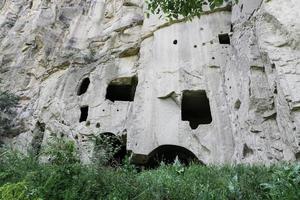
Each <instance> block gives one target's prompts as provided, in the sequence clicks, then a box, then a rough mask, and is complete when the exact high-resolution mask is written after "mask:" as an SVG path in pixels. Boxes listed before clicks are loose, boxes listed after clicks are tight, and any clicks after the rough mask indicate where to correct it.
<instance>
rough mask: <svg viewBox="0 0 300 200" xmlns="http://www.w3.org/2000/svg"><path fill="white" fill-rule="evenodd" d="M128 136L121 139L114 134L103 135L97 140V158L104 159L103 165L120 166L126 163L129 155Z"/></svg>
mask: <svg viewBox="0 0 300 200" xmlns="http://www.w3.org/2000/svg"><path fill="white" fill-rule="evenodd" d="M126 140H127V138H126V135H124V136H122V137H119V136H116V135H115V134H113V133H109V132H107V133H101V134H100V135H99V137H98V138H97V139H96V145H95V153H96V154H97V155H96V157H99V159H103V156H104V160H103V162H104V163H103V164H106V165H110V166H119V165H121V164H122V162H123V161H124V158H125V157H126V154H127V149H126Z"/></svg>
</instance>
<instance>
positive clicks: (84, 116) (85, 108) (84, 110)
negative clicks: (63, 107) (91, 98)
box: [79, 106, 89, 122]
mask: <svg viewBox="0 0 300 200" xmlns="http://www.w3.org/2000/svg"><path fill="white" fill-rule="evenodd" d="M80 111H81V115H80V119H79V122H85V121H86V120H87V118H88V115H89V107H88V106H83V107H81V108H80Z"/></svg>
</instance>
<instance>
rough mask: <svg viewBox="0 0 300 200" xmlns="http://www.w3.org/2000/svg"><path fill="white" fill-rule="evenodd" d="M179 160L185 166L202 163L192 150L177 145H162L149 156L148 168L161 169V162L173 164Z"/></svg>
mask: <svg viewBox="0 0 300 200" xmlns="http://www.w3.org/2000/svg"><path fill="white" fill-rule="evenodd" d="M176 160H178V161H179V162H180V163H181V164H183V165H189V164H190V163H201V162H200V161H199V160H198V158H197V157H196V156H195V154H194V153H192V152H191V151H190V150H188V149H186V148H184V147H180V146H176V145H162V146H159V147H158V148H156V149H155V150H153V151H152V152H151V153H150V154H149V156H148V162H147V164H146V167H149V168H156V167H159V166H160V164H161V162H163V163H165V164H172V163H174V161H176Z"/></svg>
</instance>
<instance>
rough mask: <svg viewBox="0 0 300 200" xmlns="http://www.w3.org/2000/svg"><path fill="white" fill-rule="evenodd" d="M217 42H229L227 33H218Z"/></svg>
mask: <svg viewBox="0 0 300 200" xmlns="http://www.w3.org/2000/svg"><path fill="white" fill-rule="evenodd" d="M219 43H220V44H230V36H229V34H228V33H224V34H219Z"/></svg>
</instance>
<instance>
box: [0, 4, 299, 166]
mask: <svg viewBox="0 0 300 200" xmlns="http://www.w3.org/2000/svg"><path fill="white" fill-rule="evenodd" d="M0 9H1V10H0V12H1V15H0V24H1V26H0V52H1V53H0V63H1V75H0V76H1V83H0V84H1V89H2V90H10V91H11V92H13V93H16V94H18V95H19V96H20V97H21V101H20V105H19V107H18V112H19V115H18V119H16V120H22V121H24V122H25V127H24V129H23V131H22V132H21V133H20V134H19V135H18V136H16V137H6V138H1V141H3V142H4V143H7V144H11V145H13V146H14V147H16V148H18V149H21V150H23V151H27V150H29V149H32V148H33V149H35V150H36V151H37V150H38V149H40V147H41V146H43V145H45V144H46V143H47V141H49V140H50V139H51V137H59V138H69V139H70V140H73V141H74V142H75V144H76V146H77V147H78V151H79V152H80V155H81V158H82V160H83V161H85V162H89V161H90V160H91V158H93V156H94V155H95V154H94V146H95V138H96V137H98V136H99V135H101V134H108V135H111V134H112V135H116V136H117V137H119V138H120V141H122V142H123V143H124V144H126V147H127V150H128V151H129V152H132V159H133V161H134V162H135V163H137V164H145V163H147V161H148V160H151V159H152V160H153V158H149V157H151V156H152V155H154V154H155V155H158V154H160V151H163V152H161V153H164V154H165V155H166V156H168V155H170V156H174V155H176V153H175V154H174V152H177V151H178V154H179V155H181V156H182V157H185V158H186V157H195V158H197V159H198V160H199V161H201V163H204V164H209V163H267V164H268V163H274V162H278V161H295V160H297V159H300V158H299V157H300V156H299V155H300V153H299V152H300V148H299V147H300V132H299V130H300V112H299V111H300V92H299V91H300V21H299V20H297V19H299V18H300V12H299V10H300V5H299V3H298V4H297V0H290V1H286V0H272V1H268V2H267V1H262V0H251V1H249V0H240V1H239V3H238V4H237V5H234V6H233V7H232V9H228V8H224V9H220V10H219V11H218V12H213V13H206V14H204V15H203V16H201V18H200V19H198V18H197V19H194V20H192V21H189V22H183V21H174V22H172V23H170V22H167V21H166V20H163V19H159V17H158V16H153V15H152V16H150V18H147V17H145V15H144V10H145V4H144V2H143V0H72V1H70V0H15V1H5V0H2V1H1V0H0ZM186 160H188V158H186Z"/></svg>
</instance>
